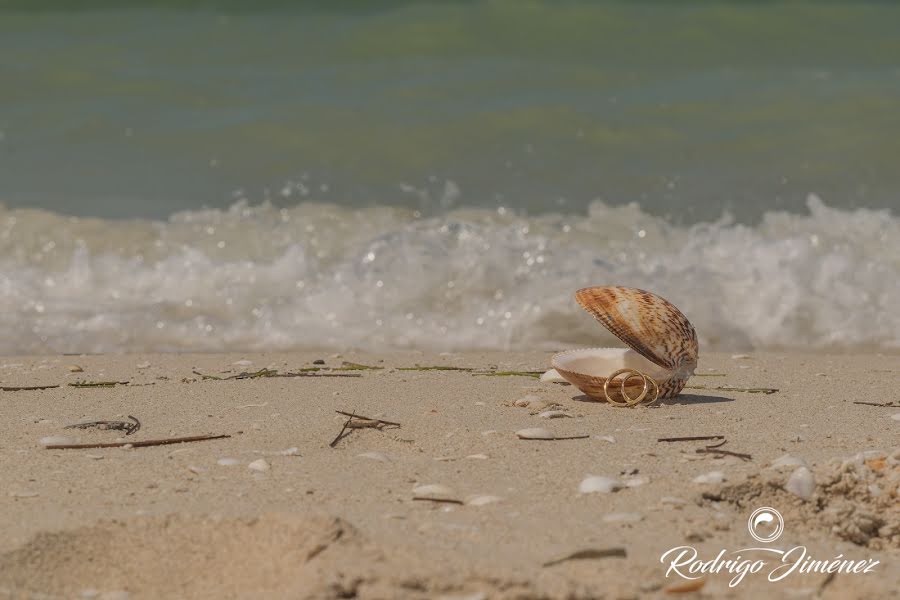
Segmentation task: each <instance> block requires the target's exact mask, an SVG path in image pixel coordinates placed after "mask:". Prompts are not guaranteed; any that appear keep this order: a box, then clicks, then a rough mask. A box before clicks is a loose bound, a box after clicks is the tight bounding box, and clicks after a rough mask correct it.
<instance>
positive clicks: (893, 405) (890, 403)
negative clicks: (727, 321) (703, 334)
mask: <svg viewBox="0 0 900 600" xmlns="http://www.w3.org/2000/svg"><path fill="white" fill-rule="evenodd" d="M4 389H5V388H4ZM853 404H864V405H866V406H881V407H882V408H885V407H886V408H897V407H898V406H900V403H897V402H894V401H893V400H889V401H887V402H862V401H858V402H856V401H855V402H853Z"/></svg>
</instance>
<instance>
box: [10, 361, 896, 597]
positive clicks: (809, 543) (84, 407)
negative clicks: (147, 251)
mask: <svg viewBox="0 0 900 600" xmlns="http://www.w3.org/2000/svg"><path fill="white" fill-rule="evenodd" d="M316 359H324V360H325V364H324V365H319V367H320V368H323V369H328V368H332V367H341V366H342V364H343V363H344V361H349V362H353V363H359V364H363V365H369V366H375V367H378V369H365V370H341V371H328V370H322V371H318V372H313V373H318V374H323V373H331V374H347V375H358V376H357V377H297V378H280V377H255V378H244V379H230V380H215V379H203V378H202V377H201V376H199V375H197V374H195V373H194V372H195V371H197V372H199V373H203V374H209V375H214V376H217V377H227V376H229V375H237V374H240V373H241V372H255V371H258V370H259V369H261V368H264V367H267V368H271V369H277V370H278V372H279V373H287V372H297V371H299V370H300V369H303V368H311V367H313V366H314V364H313V361H314V360H316ZM235 363H238V364H235ZM548 363H549V355H548V354H546V353H530V354H529V353H519V354H517V353H502V354H501V353H492V354H479V353H462V354H442V355H427V354H419V353H402V354H382V355H366V354H345V355H343V356H340V357H338V356H334V355H330V354H328V353H321V354H316V353H298V354H256V355H252V354H251V355H231V354H229V355H225V354H209V355H119V356H106V355H104V356H77V357H76V356H53V357H5V358H3V359H0V384H2V385H3V386H6V387H16V386H39V385H54V384H62V386H61V387H58V388H51V389H45V390H23V391H3V392H0V463H2V469H0V482H2V492H3V493H2V495H0V530H2V532H3V535H2V536H0V598H6V597H9V598H126V597H127V598H131V599H143V598H153V599H156V598H360V599H363V598H365V599H369V598H446V599H450V598H454V599H464V598H465V599H489V598H504V599H506V598H523V599H524V598H656V597H686V598H760V597H765V598H834V599H837V598H897V597H898V595H900V592H898V590H900V506H898V502H900V498H898V490H897V485H898V480H900V465H898V458H900V454H898V448H900V420H898V419H900V416H897V415H898V413H900V393H898V391H897V389H898V384H900V359H898V357H897V356H881V355H868V356H862V355H857V356H824V355H817V356H802V355H776V354H755V355H751V356H749V357H732V356H731V355H722V354H705V355H702V357H701V362H700V366H699V368H698V371H697V372H698V374H700V375H706V376H703V377H694V378H692V379H691V380H690V382H689V383H688V385H689V386H695V387H693V388H689V389H686V390H685V393H684V394H682V395H681V396H679V397H678V398H675V399H673V400H668V401H661V402H660V403H659V405H658V406H654V407H639V408H636V409H627V408H614V407H611V406H608V405H606V404H601V403H597V402H593V401H588V400H587V399H586V398H584V397H583V396H581V394H580V393H579V392H578V390H576V389H575V388H573V387H571V386H565V385H560V384H554V383H543V382H540V381H539V380H537V379H533V378H529V377H527V376H523V375H506V376H489V375H478V374H474V372H472V371H465V370H400V369H399V367H413V366H415V365H419V366H435V365H440V366H450V367H458V368H471V369H475V370H478V371H481V370H494V371H542V370H545V369H546V368H548ZM75 366H78V367H80V368H81V369H83V370H82V371H81V372H70V367H75ZM351 368H352V367H351ZM76 381H82V382H98V381H121V382H125V381H127V382H129V383H128V384H127V385H117V386H115V387H73V386H69V385H67V384H68V383H73V382H76ZM696 386H705V388H706V389H697V387H696ZM717 386H720V387H765V388H778V391H777V392H776V393H773V394H762V393H747V392H743V391H728V390H716V389H712V388H715V387H717ZM523 398H524V399H525V400H522V399H523ZM517 400H518V401H519V402H517ZM855 402H870V403H874V404H891V403H893V406H872V405H868V404H856V403H855ZM526 404H527V406H526ZM336 410H342V411H349V412H355V413H357V414H360V415H364V416H367V417H374V418H380V419H384V420H388V421H393V422H397V423H399V424H400V425H401V426H400V427H399V428H397V427H392V426H387V427H382V428H380V429H378V428H373V427H366V428H354V429H351V430H350V433H349V435H347V436H346V437H343V438H342V439H340V440H339V441H338V442H337V443H336V444H335V445H334V447H332V446H331V445H330V444H331V442H332V440H334V439H335V437H336V436H337V434H338V432H339V431H341V429H342V427H343V426H344V424H345V423H346V421H347V418H346V417H344V416H342V415H340V414H337V413H336V412H335V411H336ZM546 410H558V411H564V412H565V413H566V414H567V415H568V417H560V418H554V419H547V418H544V417H541V416H539V413H541V412H544V411H546ZM127 415H134V416H135V417H137V418H138V419H139V420H140V422H141V424H142V426H141V428H140V430H139V431H137V432H135V433H134V434H133V435H131V436H127V437H123V433H122V432H119V431H110V430H105V431H104V430H91V429H84V430H81V429H64V426H66V425H69V424H73V423H77V422H82V421H88V420H97V419H104V420H117V419H124V418H125V417H126V416H127ZM527 427H545V428H547V429H549V430H551V431H552V432H554V433H555V434H556V435H559V436H575V435H588V436H589V437H587V438H585V439H572V440H558V441H537V440H521V439H518V438H517V437H516V435H515V432H516V431H517V430H520V429H522V428H527ZM201 434H230V435H231V437H230V438H225V439H218V440H212V441H203V442H196V443H185V444H180V445H168V446H159V447H139V448H131V449H128V448H104V449H64V450H52V449H45V448H43V447H41V445H40V440H41V438H44V437H46V436H67V437H70V438H73V440H74V441H77V442H80V443H91V442H113V441H116V440H120V439H123V440H125V441H134V442H138V441H141V440H150V439H159V438H167V437H172V436H192V435H201ZM704 435H722V436H725V439H726V441H727V443H726V444H725V445H723V446H721V449H724V450H729V451H732V452H735V453H739V454H749V455H750V459H749V460H747V459H745V458H742V457H739V456H731V455H719V454H715V453H712V454H701V453H697V452H696V450H697V449H702V448H704V446H705V445H706V444H712V443H717V442H704V441H695V442H659V441H657V439H658V438H663V437H678V436H704ZM784 455H790V456H791V457H794V458H795V459H798V460H802V461H805V463H806V464H808V466H809V469H810V471H811V473H812V474H813V477H814V481H815V487H814V489H813V490H812V494H811V496H810V497H809V498H808V499H807V500H804V499H801V498H800V497H798V496H797V495H796V494H794V493H791V492H789V491H787V489H786V488H791V487H794V486H791V485H788V483H787V482H788V480H789V478H790V477H792V476H794V474H795V471H796V470H797V469H798V468H799V467H798V466H797V465H789V466H787V467H786V468H783V469H774V468H771V465H772V463H773V462H775V461H777V460H778V459H780V458H782V457H783V456H784ZM222 459H233V460H231V461H228V460H225V461H222V462H224V463H226V464H220V461H221V460H222ZM260 460H262V461H264V463H263V462H259V461H260ZM788 462H790V461H788ZM795 462H796V461H795ZM228 463H233V464H228ZM250 464H254V465H255V468H249V467H248V465H250ZM716 471H718V472H721V474H722V476H724V481H721V482H716V481H715V479H716V476H715V475H713V476H710V477H708V479H711V480H713V482H711V483H697V482H695V479H696V478H697V477H698V476H703V475H708V474H709V473H711V472H716ZM589 475H596V476H607V477H610V478H613V479H616V480H618V481H620V482H622V483H630V484H631V485H630V486H628V485H626V486H624V487H622V488H621V489H618V490H617V491H614V492H611V493H589V494H582V493H579V486H580V484H581V483H582V481H583V480H584V479H585V477H587V476H589ZM801 479H802V478H801ZM795 483H797V482H796V481H795ZM801 483H802V482H801ZM424 485H440V486H445V487H446V488H448V489H443V490H441V489H438V490H437V491H435V490H434V488H431V489H432V491H431V494H432V496H435V495H436V496H437V497H438V498H439V499H440V500H449V501H441V502H435V501H433V500H419V499H415V498H414V497H415V495H416V494H423V495H428V493H429V492H428V489H427V488H426V489H425V490H422V489H419V490H418V491H417V492H414V491H413V490H414V488H417V487H419V486H424ZM478 497H480V500H477V501H473V498H478ZM761 506H770V507H774V508H776V509H777V510H779V511H780V512H781V513H782V514H783V515H784V521H785V527H784V533H783V535H782V536H781V538H779V539H778V540H777V541H776V542H773V543H771V544H761V543H758V542H755V541H754V540H752V539H751V538H750V537H749V533H748V530H747V519H748V516H749V514H750V513H751V512H752V511H753V510H754V509H755V508H758V507H761ZM799 545H802V546H805V547H806V548H807V551H808V553H809V554H810V555H812V556H814V557H816V558H821V559H830V558H832V557H835V556H837V555H842V556H843V558H845V559H853V560H862V559H870V560H877V561H879V563H878V564H877V565H876V566H875V568H874V570H873V571H872V572H870V573H864V574H847V573H840V574H837V575H836V576H829V575H827V574H822V573H809V574H799V573H797V574H794V575H792V576H790V577H787V578H785V579H784V580H782V581H780V582H776V583H770V582H768V581H767V580H766V573H767V571H766V570H764V571H762V572H760V573H757V574H749V575H747V576H746V578H745V579H744V580H743V581H742V582H741V583H740V584H738V585H736V586H734V587H729V581H730V580H731V579H732V577H733V575H732V574H728V573H718V574H711V575H709V574H708V575H706V576H705V577H704V578H703V579H702V580H698V583H697V584H695V585H694V586H692V587H698V586H699V585H700V584H702V587H699V589H698V590H696V591H693V592H690V591H683V592H681V593H678V592H673V590H672V589H671V588H673V587H676V588H677V587H678V586H684V584H686V583H687V581H686V580H684V579H681V578H679V577H677V575H674V574H671V575H670V576H669V577H666V569H667V565H665V564H663V563H662V562H661V561H660V557H661V555H662V554H663V553H664V552H666V551H667V550H668V549H670V548H673V547H677V546H692V547H694V548H696V549H697V551H698V553H699V555H700V556H701V557H702V558H704V559H712V558H713V557H715V556H716V554H717V553H718V552H719V551H720V550H722V549H727V550H729V551H731V550H738V549H743V548H749V547H754V546H755V547H759V546H769V547H773V548H790V547H794V546H799ZM587 549H596V550H606V551H607V552H605V553H604V552H601V553H599V555H597V554H594V555H591V554H590V553H588V556H587V557H583V558H580V559H573V560H564V561H557V559H560V558H562V557H565V556H567V555H570V554H572V553H573V552H576V551H580V550H587ZM769 560H770V562H772V563H777V559H771V558H770V559H769ZM554 561H557V562H554Z"/></svg>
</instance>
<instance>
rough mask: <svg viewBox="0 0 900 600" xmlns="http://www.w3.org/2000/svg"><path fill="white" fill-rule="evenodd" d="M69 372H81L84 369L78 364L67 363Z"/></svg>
mask: <svg viewBox="0 0 900 600" xmlns="http://www.w3.org/2000/svg"><path fill="white" fill-rule="evenodd" d="M68 369H69V373H83V372H84V369H83V368H82V367H80V366H79V365H69V366H68Z"/></svg>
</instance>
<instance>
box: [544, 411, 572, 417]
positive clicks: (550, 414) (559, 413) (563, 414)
mask: <svg viewBox="0 0 900 600" xmlns="http://www.w3.org/2000/svg"><path fill="white" fill-rule="evenodd" d="M538 416H539V417H540V418H542V419H561V418H564V417H568V418H570V419H571V418H572V415H570V414H569V413H567V412H566V411H564V410H545V411H544V412H542V413H539V414H538Z"/></svg>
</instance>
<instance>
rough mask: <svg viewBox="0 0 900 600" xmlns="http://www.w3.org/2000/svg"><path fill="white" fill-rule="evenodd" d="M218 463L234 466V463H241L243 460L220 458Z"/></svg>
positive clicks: (223, 465) (221, 465)
mask: <svg viewBox="0 0 900 600" xmlns="http://www.w3.org/2000/svg"><path fill="white" fill-rule="evenodd" d="M216 464H217V465H219V466H220V467H233V466H234V465H239V464H241V461H239V460H238V459H236V458H220V459H219V460H217V461H216Z"/></svg>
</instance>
